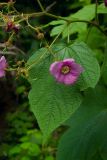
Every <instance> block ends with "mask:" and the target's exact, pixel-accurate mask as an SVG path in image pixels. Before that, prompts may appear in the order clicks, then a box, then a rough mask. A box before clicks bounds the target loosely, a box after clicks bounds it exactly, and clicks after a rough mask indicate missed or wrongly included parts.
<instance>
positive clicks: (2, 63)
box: [0, 56, 7, 78]
mask: <svg viewBox="0 0 107 160" xmlns="http://www.w3.org/2000/svg"><path fill="white" fill-rule="evenodd" d="M6 67H7V62H6V59H5V57H4V56H2V57H1V58H0V78H1V77H4V76H5V69H6Z"/></svg>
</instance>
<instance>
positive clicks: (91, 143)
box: [57, 87, 107, 160]
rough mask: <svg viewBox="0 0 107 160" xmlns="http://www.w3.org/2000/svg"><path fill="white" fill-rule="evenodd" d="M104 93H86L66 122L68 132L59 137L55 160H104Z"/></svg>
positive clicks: (106, 95) (106, 145)
mask: <svg viewBox="0 0 107 160" xmlns="http://www.w3.org/2000/svg"><path fill="white" fill-rule="evenodd" d="M106 99H107V91H106V89H105V88H104V87H97V88H96V90H92V89H91V90H89V91H87V93H86V95H85V100H84V101H83V103H82V105H81V107H80V108H79V109H78V110H77V111H76V112H75V114H74V115H73V116H72V117H71V119H70V120H69V123H67V124H69V125H70V129H69V130H68V131H67V132H66V133H65V134H64V135H63V136H62V138H61V140H60V143H59V148H58V153H57V160H65V159H66V160H71V159H72V160H86V159H87V160H106V159H107V100H106Z"/></svg>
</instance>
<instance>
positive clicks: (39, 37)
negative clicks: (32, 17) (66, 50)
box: [37, 32, 44, 40]
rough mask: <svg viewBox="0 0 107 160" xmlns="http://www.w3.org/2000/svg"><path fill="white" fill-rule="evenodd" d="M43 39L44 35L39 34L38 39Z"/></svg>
mask: <svg viewBox="0 0 107 160" xmlns="http://www.w3.org/2000/svg"><path fill="white" fill-rule="evenodd" d="M43 38H44V34H43V33H40V32H39V33H38V35H37V39H39V40H41V39H43Z"/></svg>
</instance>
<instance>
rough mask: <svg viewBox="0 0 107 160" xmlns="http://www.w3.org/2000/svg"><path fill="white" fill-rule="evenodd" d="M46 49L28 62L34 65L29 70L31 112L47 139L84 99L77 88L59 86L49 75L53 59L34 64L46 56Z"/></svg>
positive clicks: (49, 57) (45, 59)
mask: <svg viewBox="0 0 107 160" xmlns="http://www.w3.org/2000/svg"><path fill="white" fill-rule="evenodd" d="M45 51H46V49H40V50H39V51H38V52H37V53H35V54H34V55H33V56H32V57H31V58H30V59H29V61H28V65H30V64H32V62H33V66H32V68H31V69H30V70H29V81H30V83H31V84H32V89H31V91H30V93H29V101H30V105H31V110H32V111H33V113H34V114H35V116H36V118H37V120H38V123H39V126H40V128H41V130H42V132H43V133H44V137H47V136H48V135H49V134H50V133H51V132H52V131H53V130H54V129H56V128H57V127H58V126H59V125H61V124H62V123H63V122H64V121H65V120H67V119H68V118H69V117H70V116H71V114H72V113H74V112H75V110H76V109H77V108H78V107H79V106H80V103H81V100H82V97H81V94H80V92H79V90H78V89H77V87H76V86H72V87H70V86H65V85H62V84H59V83H57V82H56V81H55V79H54V78H53V77H52V76H51V75H50V73H49V67H50V64H51V63H52V57H51V56H48V51H47V57H44V59H42V61H41V62H40V63H39V64H34V60H35V59H36V57H37V59H38V56H39V57H41V55H43V54H44V52H45Z"/></svg>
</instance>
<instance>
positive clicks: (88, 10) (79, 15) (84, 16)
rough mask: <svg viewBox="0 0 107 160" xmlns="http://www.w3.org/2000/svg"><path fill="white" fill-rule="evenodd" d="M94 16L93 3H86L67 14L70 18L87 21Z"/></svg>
mask: <svg viewBox="0 0 107 160" xmlns="http://www.w3.org/2000/svg"><path fill="white" fill-rule="evenodd" d="M94 17H95V4H90V5H86V6H84V7H83V8H82V9H80V10H79V11H78V12H76V13H74V14H71V15H70V16H69V18H70V19H72V18H75V19H81V20H87V21H91V20H92V19H93V18H94Z"/></svg>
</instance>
